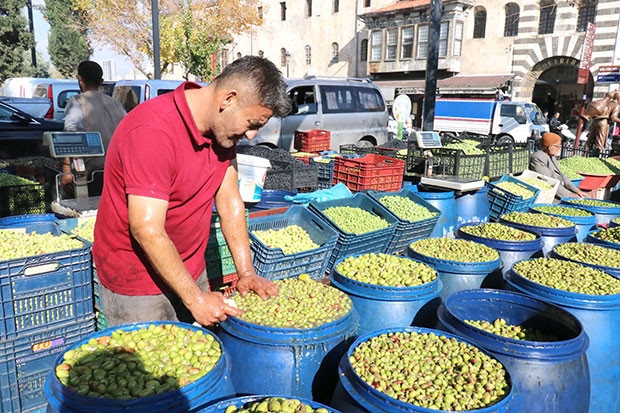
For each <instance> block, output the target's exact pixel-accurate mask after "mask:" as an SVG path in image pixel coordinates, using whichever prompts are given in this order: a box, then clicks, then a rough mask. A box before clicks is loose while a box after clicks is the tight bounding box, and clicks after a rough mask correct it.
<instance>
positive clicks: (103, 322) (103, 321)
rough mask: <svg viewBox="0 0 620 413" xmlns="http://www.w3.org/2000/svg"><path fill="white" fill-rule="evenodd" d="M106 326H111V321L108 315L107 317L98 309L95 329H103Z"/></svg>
mask: <svg viewBox="0 0 620 413" xmlns="http://www.w3.org/2000/svg"><path fill="white" fill-rule="evenodd" d="M106 328H110V322H109V321H108V317H106V315H105V314H104V313H103V312H101V311H98V312H97V313H95V330H96V331H101V330H105V329H106Z"/></svg>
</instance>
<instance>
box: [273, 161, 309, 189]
mask: <svg viewBox="0 0 620 413" xmlns="http://www.w3.org/2000/svg"><path fill="white" fill-rule="evenodd" d="M271 166H272V169H269V170H268V171H267V176H266V177H265V184H264V186H263V189H280V190H284V191H298V190H301V189H304V190H309V189H316V187H317V181H318V172H317V167H316V165H309V166H306V165H298V164H294V163H290V162H281V161H271Z"/></svg>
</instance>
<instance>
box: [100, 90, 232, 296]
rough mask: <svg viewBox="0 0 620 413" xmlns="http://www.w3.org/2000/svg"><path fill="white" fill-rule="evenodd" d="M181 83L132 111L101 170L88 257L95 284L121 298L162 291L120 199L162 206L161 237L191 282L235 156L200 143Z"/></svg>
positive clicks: (200, 267)
mask: <svg viewBox="0 0 620 413" xmlns="http://www.w3.org/2000/svg"><path fill="white" fill-rule="evenodd" d="M199 87H200V86H199V85H197V84H195V83H191V82H186V83H183V84H182V85H181V86H179V87H178V88H177V89H176V90H175V91H174V92H172V93H167V94H165V95H161V96H159V97H157V98H154V99H151V100H148V101H146V102H144V103H141V104H140V105H138V106H137V107H136V108H135V109H133V110H132V111H131V112H129V114H127V116H125V118H124V119H123V121H122V122H121V123H120V124H119V126H118V127H117V129H116V131H115V133H114V135H113V136H112V140H111V142H110V146H109V148H108V152H107V155H106V162H105V175H104V179H105V181H104V190H103V193H102V195H101V201H100V203H99V209H98V212H97V223H96V225H95V242H94V245H93V257H94V260H95V265H96V267H97V275H98V277H99V280H100V281H101V283H102V284H103V285H104V286H105V287H106V288H108V289H109V290H111V291H114V292H116V293H118V294H123V295H153V294H161V292H162V290H163V291H167V290H169V289H168V287H167V285H166V284H165V283H164V282H163V281H162V280H161V278H160V277H159V276H158V275H157V274H156V273H155V271H154V270H153V268H152V267H151V265H150V264H149V263H148V261H147V259H146V257H145V255H144V252H143V251H142V250H141V249H140V247H139V246H138V244H137V242H136V241H135V240H134V239H133V237H131V235H130V231H129V222H128V218H127V195H139V196H146V197H151V198H157V199H163V200H166V201H168V212H167V214H166V232H167V234H168V236H169V237H170V239H171V240H172V242H174V244H175V245H176V247H177V250H178V252H179V254H180V256H181V258H182V259H183V262H184V263H185V266H186V268H187V270H188V271H189V273H190V274H192V276H193V277H194V279H196V278H198V276H199V275H200V273H201V272H202V271H203V270H204V269H205V259H204V251H205V248H206V245H207V240H208V238H209V227H210V220H211V212H212V209H213V201H214V196H215V193H216V192H217V190H218V188H219V187H220V185H221V183H222V180H223V179H224V174H225V173H226V169H227V167H228V166H229V164H230V160H231V159H233V158H234V157H235V148H231V149H224V148H222V147H220V146H219V145H217V143H216V142H215V141H212V140H211V139H210V138H207V137H205V136H202V135H201V134H200V132H199V131H198V128H197V127H196V123H195V122H194V119H193V117H192V115H191V112H190V110H189V107H188V105H187V100H186V99H185V93H184V92H185V90H186V89H191V88H199Z"/></svg>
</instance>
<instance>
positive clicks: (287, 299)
mask: <svg viewBox="0 0 620 413" xmlns="http://www.w3.org/2000/svg"><path fill="white" fill-rule="evenodd" d="M274 283H276V284H277V285H278V287H280V292H279V293H278V295H277V296H275V297H271V298H269V299H267V300H263V299H262V298H261V297H260V296H259V295H258V294H256V293H255V292H250V293H248V294H246V296H245V297H242V296H240V295H235V296H233V297H232V298H233V299H234V301H235V304H236V305H237V307H238V308H239V309H241V310H243V314H242V315H241V316H239V318H240V319H241V320H244V321H246V322H248V323H252V324H258V325H262V326H267V327H276V328H291V329H308V328H313V327H318V326H321V325H323V324H327V323H329V322H332V321H335V320H338V319H340V318H342V317H344V316H345V315H346V314H348V313H349V311H351V307H352V302H351V299H350V298H349V296H348V295H346V294H345V293H343V292H342V291H340V290H338V289H337V288H334V287H332V286H329V285H326V284H323V283H321V282H318V281H315V280H313V279H311V278H310V277H309V276H308V274H302V275H300V276H299V277H297V278H285V279H282V280H275V281H274Z"/></svg>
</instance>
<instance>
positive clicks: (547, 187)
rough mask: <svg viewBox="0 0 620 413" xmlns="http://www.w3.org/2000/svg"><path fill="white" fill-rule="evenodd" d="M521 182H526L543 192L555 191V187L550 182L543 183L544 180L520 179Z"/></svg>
mask: <svg viewBox="0 0 620 413" xmlns="http://www.w3.org/2000/svg"><path fill="white" fill-rule="evenodd" d="M519 180H520V181H523V182H525V183H526V184H529V185H532V186H533V187H535V188H538V189H540V190H543V191H548V190H550V189H553V185H551V184H550V183H548V182H545V181H543V180H542V179H538V178H519Z"/></svg>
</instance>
